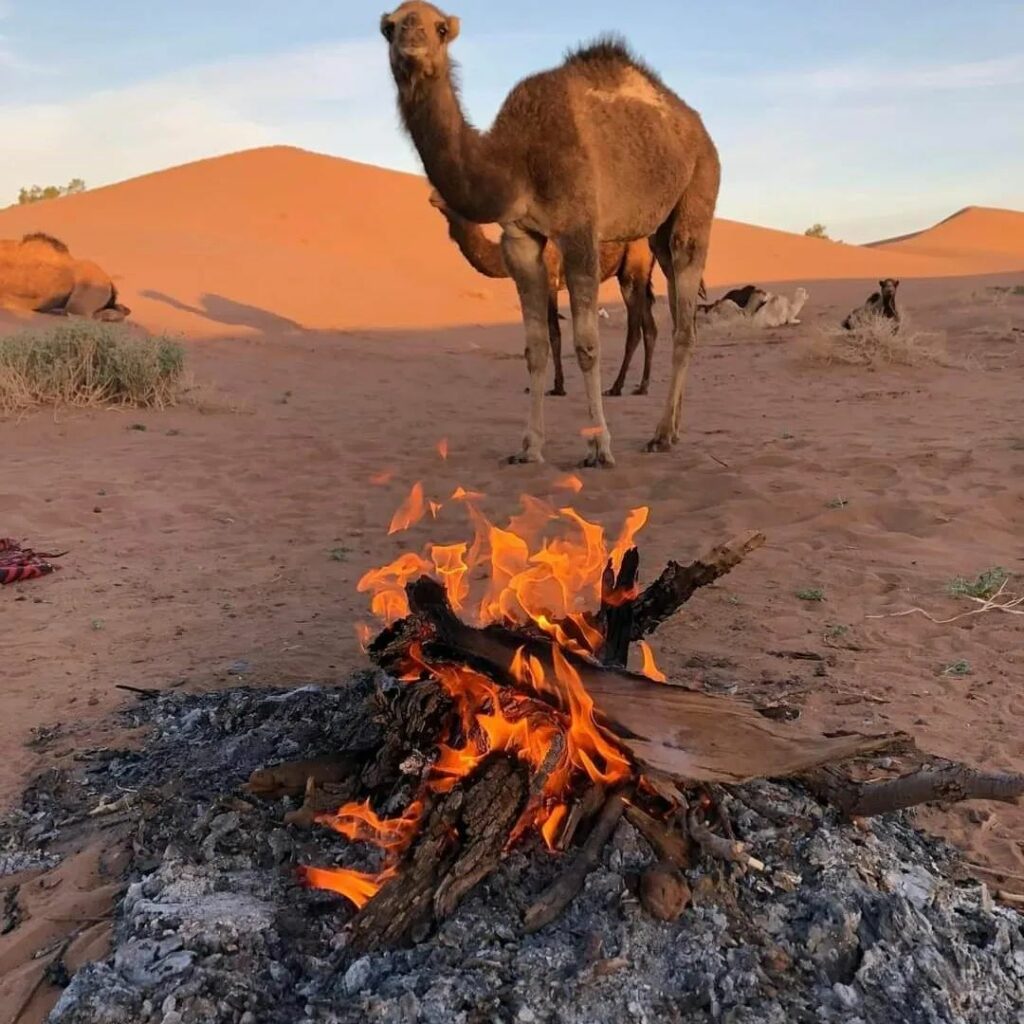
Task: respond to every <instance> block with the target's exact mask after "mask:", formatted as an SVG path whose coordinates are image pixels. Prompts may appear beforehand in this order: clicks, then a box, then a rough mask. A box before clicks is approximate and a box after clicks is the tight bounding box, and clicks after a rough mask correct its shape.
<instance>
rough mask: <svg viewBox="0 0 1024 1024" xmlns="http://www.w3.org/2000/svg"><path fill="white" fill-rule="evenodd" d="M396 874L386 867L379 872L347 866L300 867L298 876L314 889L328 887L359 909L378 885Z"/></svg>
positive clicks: (377, 889)
mask: <svg viewBox="0 0 1024 1024" xmlns="http://www.w3.org/2000/svg"><path fill="white" fill-rule="evenodd" d="M396 874H397V871H396V870H395V869H394V868H388V869H387V870H385V871H381V872H380V873H379V874H376V875H373V874H368V873H367V872H365V871H352V870H350V869H349V868H310V867H300V868H299V878H300V879H302V881H303V882H304V883H305V884H306V885H308V886H311V887H312V888H314V889H329V890H330V891H331V892H336V893H338V894H339V895H341V896H344V897H345V898H346V899H348V900H351V901H352V902H353V903H354V904H355V905H356V906H357V907H358V908H359V909H360V910H361V909H362V908H363V907H365V906H366V904H367V903H369V902H370V900H371V899H373V897H374V896H376V895H377V893H378V892H379V891H380V887H381V886H382V885H383V884H384V883H385V882H386V881H387V880H388V879H389V878H393V877H394V876H395V875H396Z"/></svg>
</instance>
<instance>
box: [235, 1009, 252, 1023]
mask: <svg viewBox="0 0 1024 1024" xmlns="http://www.w3.org/2000/svg"><path fill="white" fill-rule="evenodd" d="M238 1024H256V1014H255V1013H253V1012H252V1010H246V1011H245V1013H243V1014H242V1018H241V1020H239V1022H238Z"/></svg>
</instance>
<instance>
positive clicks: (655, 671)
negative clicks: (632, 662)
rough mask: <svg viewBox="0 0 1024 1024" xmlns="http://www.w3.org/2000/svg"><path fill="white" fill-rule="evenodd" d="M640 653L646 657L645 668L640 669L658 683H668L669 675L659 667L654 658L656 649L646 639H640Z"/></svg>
mask: <svg viewBox="0 0 1024 1024" xmlns="http://www.w3.org/2000/svg"><path fill="white" fill-rule="evenodd" d="M640 653H641V654H642V655H643V659H644V664H643V668H641V669H640V671H641V672H642V673H643V674H644V675H645V676H647V678H648V679H653V680H654V681H655V682H656V683H667V682H668V676H667V675H665V673H664V672H662V671H661V669H660V668H658V664H657V662H656V661H655V660H654V651H652V650H651V645H650V644H649V643H648V642H647V641H646V640H641V641H640Z"/></svg>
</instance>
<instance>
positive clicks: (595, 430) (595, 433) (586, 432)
mask: <svg viewBox="0 0 1024 1024" xmlns="http://www.w3.org/2000/svg"><path fill="white" fill-rule="evenodd" d="M603 433H604V427H584V428H583V429H582V430H581V431H580V437H600V436H601V435H602V434H603Z"/></svg>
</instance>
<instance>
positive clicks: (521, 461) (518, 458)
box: [505, 452, 544, 466]
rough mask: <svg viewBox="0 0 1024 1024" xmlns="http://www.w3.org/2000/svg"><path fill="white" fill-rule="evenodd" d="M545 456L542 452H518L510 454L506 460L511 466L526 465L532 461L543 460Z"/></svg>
mask: <svg viewBox="0 0 1024 1024" xmlns="http://www.w3.org/2000/svg"><path fill="white" fill-rule="evenodd" d="M543 461H544V456H543V455H541V454H540V452H516V454H515V455H510V456H509V457H508V458H507V459H506V460H505V462H506V463H507V464H508V465H510V466H525V465H527V463H530V462H543Z"/></svg>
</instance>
